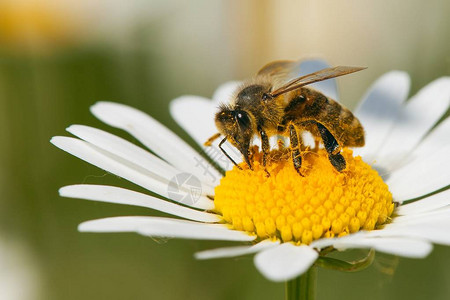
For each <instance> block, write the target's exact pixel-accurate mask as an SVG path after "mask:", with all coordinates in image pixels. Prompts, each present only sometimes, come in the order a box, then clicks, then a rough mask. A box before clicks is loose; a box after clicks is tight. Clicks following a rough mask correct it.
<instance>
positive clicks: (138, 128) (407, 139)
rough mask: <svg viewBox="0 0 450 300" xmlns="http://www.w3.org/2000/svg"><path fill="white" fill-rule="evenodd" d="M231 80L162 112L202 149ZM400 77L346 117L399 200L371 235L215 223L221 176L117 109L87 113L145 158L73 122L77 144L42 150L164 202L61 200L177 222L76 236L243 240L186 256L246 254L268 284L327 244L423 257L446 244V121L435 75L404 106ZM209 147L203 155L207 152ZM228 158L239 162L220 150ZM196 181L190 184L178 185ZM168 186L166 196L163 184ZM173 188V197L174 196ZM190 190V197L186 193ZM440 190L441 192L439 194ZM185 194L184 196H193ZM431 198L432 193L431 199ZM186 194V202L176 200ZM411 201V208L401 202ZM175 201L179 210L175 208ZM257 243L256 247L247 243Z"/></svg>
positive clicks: (81, 194) (89, 194) (104, 194)
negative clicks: (299, 234) (122, 207)
mask: <svg viewBox="0 0 450 300" xmlns="http://www.w3.org/2000/svg"><path fill="white" fill-rule="evenodd" d="M324 67H327V66H326V64H324V63H323V62H321V61H309V62H305V63H303V64H302V65H301V67H300V69H301V70H302V72H304V73H309V72H312V71H315V70H318V69H322V68H324ZM238 84H239V83H238V82H230V83H226V84H224V85H222V86H221V87H220V88H219V89H218V90H217V91H216V93H215V94H214V96H213V99H212V101H211V100H209V99H205V98H201V97H196V96H183V97H180V98H178V99H176V100H175V101H174V102H172V105H171V113H172V115H173V116H174V118H175V119H176V120H177V121H178V123H179V124H180V125H181V126H182V127H183V128H184V129H185V130H186V131H187V132H188V133H189V134H190V135H191V136H192V137H193V138H194V140H195V141H197V142H198V143H199V144H200V145H202V144H203V142H204V141H206V140H207V139H208V138H209V137H210V136H211V135H213V134H214V133H216V132H217V131H216V128H215V125H214V121H213V119H214V114H215V111H216V109H217V105H218V103H219V101H227V99H228V98H229V96H230V95H231V94H232V92H233V90H234V89H235V88H236V87H237V85H238ZM315 87H316V88H317V89H319V90H321V91H322V92H323V93H325V94H326V95H328V96H330V97H332V98H335V99H337V91H336V83H335V81H334V80H328V81H325V82H321V83H318V84H316V85H315ZM408 90H409V77H408V75H407V74H406V73H404V72H400V71H392V72H389V73H387V74H385V75H383V76H382V77H381V78H380V79H378V80H377V81H376V82H375V83H374V84H373V86H372V87H371V88H370V90H369V91H368V92H367V94H366V96H365V97H364V98H363V100H362V102H361V104H360V105H359V107H358V108H357V109H356V112H355V114H356V116H357V117H358V118H359V119H360V121H361V123H362V124H363V126H364V128H365V130H366V146H365V147H363V148H360V149H355V150H354V152H355V154H358V155H361V156H362V157H363V159H364V160H365V161H366V162H367V163H370V164H373V167H374V168H375V169H376V170H378V171H379V172H380V174H381V175H382V176H383V177H384V180H385V182H386V183H387V185H388V186H389V189H390V191H391V192H392V195H393V198H394V201H395V202H397V203H399V206H398V207H397V208H396V209H395V211H394V214H393V219H392V221H391V222H390V223H389V224H387V225H385V226H384V227H383V228H381V229H376V230H372V231H359V232H357V233H354V234H349V235H346V236H344V237H337V238H322V239H318V240H314V241H313V242H312V243H310V244H309V245H301V246H299V245H296V244H293V243H289V242H280V240H275V239H265V240H264V239H262V240H261V239H257V236H256V235H250V234H248V233H246V232H244V231H239V230H232V229H229V228H230V227H229V226H227V225H226V224H223V223H224V222H223V219H222V216H221V215H219V214H216V213H214V212H212V211H213V208H214V202H213V201H212V200H211V199H210V198H211V197H208V196H211V195H214V187H215V186H217V185H218V184H219V181H220V179H221V177H222V176H221V174H220V173H219V172H218V171H217V170H216V169H215V168H214V167H212V165H211V164H209V163H208V162H207V161H206V160H205V159H203V157H202V156H201V155H200V154H199V153H197V152H196V151H194V150H193V149H192V148H191V147H190V146H189V145H188V144H186V143H185V142H184V141H183V140H181V139H180V138H179V137H178V136H176V135H175V134H174V133H172V132H171V131H170V130H168V129H167V128H166V127H164V126H163V125H161V124H160V123H158V122H157V121H155V120H154V119H152V118H151V117H150V116H148V115H147V114H145V113H143V112H141V111H138V110H136V109H133V108H130V107H128V106H125V105H121V104H115V103H109V102H99V103H97V104H95V105H94V106H93V107H92V108H91V111H92V113H93V114H94V115H95V116H96V117H98V118H99V119H100V120H102V121H103V122H105V123H107V124H109V125H111V126H113V127H116V128H120V129H123V130H125V131H127V132H128V133H130V134H131V135H132V136H133V137H134V138H136V139H137V140H139V141H140V142H141V143H142V144H143V145H145V146H146V147H147V148H148V149H150V150H151V151H152V152H153V153H154V154H156V155H154V154H151V153H150V152H148V151H147V150H144V149H142V148H140V147H138V146H136V145H134V144H132V143H130V142H128V141H126V140H124V139H122V138H119V137H117V136H114V135H111V134H109V133H107V132H104V131H101V130H99V129H95V128H92V127H87V126H82V125H72V126H70V127H69V128H68V129H67V130H68V131H69V132H70V133H72V134H73V135H75V136H76V137H78V138H71V137H54V138H53V139H52V141H51V142H52V143H53V144H54V145H56V146H57V147H59V148H61V149H63V150H65V151H67V152H69V153H71V154H72V155H75V156H77V157H79V158H81V159H83V160H85V161H87V162H89V163H91V164H93V165H95V166H98V167H99V168H102V169H104V170H106V171H108V172H111V173H113V174H115V175H117V176H120V177H123V178H125V179H127V180H129V181H130V182H133V183H135V184H137V185H139V186H141V187H144V188H145V189H147V190H149V191H151V192H153V193H156V194H158V195H160V196H161V197H163V198H167V199H169V200H172V201H167V200H166V199H163V198H158V197H153V196H150V195H147V194H143V193H138V192H135V191H131V190H127V189H123V188H119V187H113V186H101V185H87V184H82V185H72V186H66V187H63V188H61V189H60V194H61V196H64V197H71V198H82V199H87V200H94V201H104V202H112V203H120V204H129V205H137V206H143V207H148V208H151V209H155V210H159V211H162V212H165V213H168V214H171V215H173V216H176V217H180V218H183V219H179V218H162V217H151V216H139V217H138V216H129V217H113V218H105V219H100V220H92V221H88V222H85V223H82V224H80V226H79V230H80V231H84V232H137V233H140V234H143V235H146V236H152V237H153V236H154V237H173V238H188V239H214V240H228V241H236V242H245V244H244V245H239V246H234V247H227V248H220V249H213V250H206V251H202V252H199V253H196V255H195V256H196V257H197V258H198V259H211V258H219V257H235V256H239V255H246V254H252V253H256V255H255V265H256V267H257V268H258V269H259V270H260V271H261V272H262V274H264V276H266V277H267V278H268V279H270V280H274V281H284V280H289V279H292V278H295V277H297V276H299V275H300V274H302V273H303V272H305V271H306V270H308V269H309V267H310V266H311V265H312V264H313V263H314V262H315V261H316V259H317V258H318V256H319V253H318V252H319V251H318V250H321V249H324V248H326V247H329V246H332V247H334V248H336V249H339V250H343V249H347V248H373V249H375V250H377V251H381V252H385V253H390V254H394V255H401V256H405V257H412V258H422V257H425V256H427V255H428V254H429V253H430V251H431V250H432V243H438V244H444V245H450V234H449V233H448V231H447V229H446V227H448V226H449V225H450V221H449V220H450V218H449V217H450V207H449V206H448V205H449V204H450V190H443V191H442V189H443V188H445V187H447V186H448V185H449V183H450V180H449V178H450V157H449V156H448V153H450V135H449V132H450V119H448V118H447V119H445V120H444V121H443V122H441V123H439V124H438V125H437V126H436V127H433V126H434V125H435V124H436V123H437V121H438V120H439V119H440V118H441V117H442V116H443V114H444V113H445V112H446V111H447V109H448V107H449V104H450V78H440V79H437V80H435V81H433V82H432V83H430V84H429V85H427V86H426V87H424V88H423V89H422V90H420V91H419V92H418V93H417V94H416V95H415V96H413V97H412V98H411V99H409V100H408V101H405V100H406V98H407V95H408ZM208 149H209V150H208ZM210 149H216V148H214V147H213V148H207V149H205V153H206V154H208V155H210V156H211V157H213V159H216V163H217V164H219V165H220V166H221V167H222V168H224V169H231V167H232V166H233V165H232V164H231V163H230V162H229V161H228V160H226V159H222V156H221V157H220V159H218V155H217V153H220V152H214V151H213V150H210ZM228 150H229V152H230V154H231V155H234V158H235V159H236V160H239V161H241V160H240V157H239V155H238V152H236V151H235V150H234V151H233V148H232V147H231V146H229V148H228ZM195 178H196V179H198V180H199V184H198V186H196V185H197V184H196V183H195V180H194V181H191V182H190V183H189V182H187V181H188V180H192V179H195ZM171 183H172V184H175V190H171V189H170V188H169V187H170V186H171ZM176 188H179V189H180V190H176ZM196 189H197V191H196V192H195V191H194V190H196ZM439 190H441V191H439ZM193 191H194V192H193ZM437 191H439V192H437ZM187 194H189V195H190V196H189V197H181V196H182V195H187ZM415 198H421V199H420V200H417V201H414V202H413V203H408V204H403V205H402V203H403V202H405V201H408V200H411V199H415ZM177 202H178V203H182V204H183V205H180V204H178V203H177ZM253 240H258V242H257V243H254V242H253V243H249V242H251V241H253Z"/></svg>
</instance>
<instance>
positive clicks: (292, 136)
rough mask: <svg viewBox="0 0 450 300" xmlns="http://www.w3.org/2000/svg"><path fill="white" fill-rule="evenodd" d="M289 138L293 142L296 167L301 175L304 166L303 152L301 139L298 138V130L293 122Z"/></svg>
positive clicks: (292, 151) (290, 126)
mask: <svg viewBox="0 0 450 300" xmlns="http://www.w3.org/2000/svg"><path fill="white" fill-rule="evenodd" d="M289 139H290V142H291V146H290V147H291V153H292V162H293V163H294V168H295V170H296V171H297V173H298V174H299V175H300V176H303V174H302V173H301V172H300V168H301V167H302V154H301V152H300V147H301V140H300V139H299V138H298V133H297V130H295V127H294V125H293V124H290V125H289Z"/></svg>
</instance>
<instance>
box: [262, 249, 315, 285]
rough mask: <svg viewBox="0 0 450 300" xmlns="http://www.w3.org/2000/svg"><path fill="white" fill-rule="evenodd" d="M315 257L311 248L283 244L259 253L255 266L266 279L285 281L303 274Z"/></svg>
mask: <svg viewBox="0 0 450 300" xmlns="http://www.w3.org/2000/svg"><path fill="white" fill-rule="evenodd" d="M317 257H318V254H317V252H316V251H315V250H314V249H312V248H311V247H308V246H294V245H293V244H291V243H283V244H281V245H280V246H278V247H273V248H270V249H268V250H265V251H262V252H259V253H258V254H257V255H256V256H255V265H256V268H257V269H258V270H259V271H260V272H261V273H262V274H263V275H264V276H265V277H266V278H267V279H270V280H272V281H286V280H290V279H293V278H295V277H297V276H299V275H301V274H303V273H305V272H306V271H307V270H308V269H309V268H310V267H311V266H312V265H313V264H314V262H315V261H316V259H317Z"/></svg>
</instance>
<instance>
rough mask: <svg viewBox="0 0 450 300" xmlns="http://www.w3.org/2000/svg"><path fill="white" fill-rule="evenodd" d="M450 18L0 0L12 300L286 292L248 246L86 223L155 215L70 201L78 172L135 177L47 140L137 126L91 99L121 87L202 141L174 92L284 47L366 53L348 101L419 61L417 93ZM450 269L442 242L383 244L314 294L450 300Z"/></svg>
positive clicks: (203, 84) (425, 12)
mask: <svg viewBox="0 0 450 300" xmlns="http://www.w3.org/2000/svg"><path fill="white" fill-rule="evenodd" d="M449 15H450V2H448V1H445V0H440V1H439V0H431V1H421V0H413V1H406V0H404V1H395V3H394V1H387V0H382V1H356V0H355V1H331V0H329V1H312V0H311V1H289V0H284V1H268V0H266V1H257V0H252V1H226V0H214V1H200V0H196V1H189V2H188V1H182V0H176V1H163V0H160V1H155V0H148V1H144V0H141V1H139V0H129V1H120V0H98V1H89V0H82V1H70V0H59V1H56V0H54V1H52V0H0V165H1V167H0V191H1V197H0V299H1V300H3V299H232V298H236V299H282V298H283V293H284V285H283V284H277V283H272V282H269V281H267V280H266V279H264V278H263V277H262V276H261V275H260V274H259V273H258V272H257V271H256V270H255V267H254V266H253V261H252V257H251V256H249V257H242V258H237V259H220V260H214V261H195V260H194V258H193V255H192V254H193V253H194V252H195V251H198V250H202V249H208V248H212V247H217V246H223V245H228V244H227V243H218V242H203V241H189V240H152V239H150V238H145V237H142V236H139V235H136V234H81V233H78V232H77V229H76V228H77V225H78V224H79V223H80V222H82V221H85V220H89V219H95V218H101V217H107V216H118V215H147V214H152V215H156V214H157V213H155V212H152V211H148V210H146V209H140V208H135V207H126V206H119V205H112V204H105V203H95V202H87V201H83V200H76V199H65V198H60V197H59V196H58V193H57V191H58V188H59V187H61V186H64V185H68V184H75V183H101V184H116V185H119V186H123V187H129V188H133V189H136V187H135V186H134V185H133V184H130V183H128V182H126V181H125V180H121V179H120V178H117V177H116V176H113V175H111V174H107V173H105V172H104V171H102V170H100V169H97V168H95V167H93V166H90V165H89V164H87V163H84V162H82V161H80V160H78V159H76V158H74V157H71V156H70V155H68V154H66V153H64V152H62V151H60V150H58V149H56V148H55V147H53V146H51V145H50V143H49V139H50V138H51V137H52V136H54V135H66V133H65V131H64V128H66V127H67V126H68V125H70V124H86V125H91V126H94V127H98V128H102V129H105V130H108V131H110V132H113V133H116V134H118V135H121V136H123V137H127V135H126V134H124V133H122V132H120V131H117V130H113V129H111V128H108V127H107V126H106V125H104V124H102V123H101V122H100V121H98V120H96V119H95V118H94V117H93V116H92V115H91V114H90V112H89V107H90V106H91V105H92V104H94V103H95V102H96V101H99V100H110V101H117V102H121V103H125V104H128V105H131V106H134V107H137V108H139V109H141V110H143V111H145V112H147V113H149V114H151V115H152V116H154V117H155V118H156V119H158V120H160V121H161V122H162V123H163V124H165V125H167V126H168V127H169V128H171V129H173V130H174V131H175V132H176V133H178V134H180V135H181V136H182V137H183V138H185V139H186V140H188V141H189V142H190V143H191V144H192V140H190V139H189V137H188V136H187V135H186V134H185V133H184V132H183V131H182V130H181V129H180V128H179V127H178V126H177V125H176V124H175V122H174V121H173V119H172V118H171V117H170V115H169V113H168V104H169V102H170V100H171V99H173V98H175V97H177V96H180V95H182V94H197V95H202V96H205V97H210V96H211V95H212V93H213V91H214V90H215V88H216V87H217V86H218V85H219V84H220V83H223V82H224V81H227V80H232V79H242V78H245V77H249V76H251V75H252V74H253V73H255V71H256V70H257V69H258V68H259V67H260V66H262V65H264V64H265V63H267V62H269V61H271V60H275V59H298V58H301V57H322V58H325V59H327V60H328V61H330V62H331V64H333V65H363V66H368V67H369V69H368V70H367V71H364V72H362V73H360V74H358V76H352V78H351V79H348V78H347V79H342V80H339V83H340V90H341V94H342V97H341V99H342V102H343V103H344V104H346V105H347V106H349V107H351V108H353V107H355V105H356V103H357V102H358V101H359V100H360V99H361V97H362V95H363V94H364V92H365V90H366V89H367V88H368V87H369V85H370V83H371V82H373V81H374V80H375V79H376V78H377V77H378V76H380V75H381V74H383V73H384V72H387V71H389V70H392V69H400V70H405V71H408V72H409V74H410V75H411V77H412V93H414V92H416V91H417V90H418V89H419V88H420V87H422V86H424V85H425V84H426V83H428V82H430V81H432V80H433V79H435V78H437V77H439V76H443V75H449V74H450V38H449V37H450V19H449V18H448V16H449ZM430 101H432V99H430ZM355 254H356V255H358V254H360V253H358V252H356V253H355ZM449 278H450V249H449V248H446V247H440V246H436V247H435V250H434V251H433V253H432V254H431V255H430V256H429V257H428V258H426V259H423V260H412V259H403V258H400V259H398V258H395V257H391V256H387V255H378V256H377V259H376V262H375V263H374V265H373V266H372V267H371V268H369V269H368V270H365V271H363V272H359V273H355V274H344V273H338V272H333V271H326V270H320V272H319V281H318V299H361V298H363V297H364V298H365V299H366V300H369V299H400V298H405V299H424V298H427V299H448V298H449V297H450V284H449V283H450V282H449V281H450V279H449Z"/></svg>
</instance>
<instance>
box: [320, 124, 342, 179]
mask: <svg viewBox="0 0 450 300" xmlns="http://www.w3.org/2000/svg"><path fill="white" fill-rule="evenodd" d="M317 128H318V129H319V132H320V136H321V137H322V140H323V144H324V146H325V150H327V152H328V159H329V160H330V162H331V164H332V165H333V167H334V168H335V169H336V170H337V171H338V172H341V171H342V170H344V169H345V167H346V166H347V163H346V162H345V158H344V157H343V156H342V154H341V147H340V146H339V144H338V142H337V141H336V139H335V137H334V136H333V135H332V134H331V132H330V131H328V129H327V128H326V127H325V126H323V125H322V124H320V123H317Z"/></svg>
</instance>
